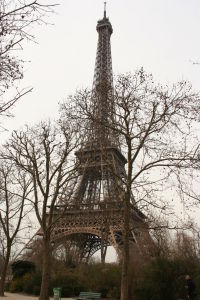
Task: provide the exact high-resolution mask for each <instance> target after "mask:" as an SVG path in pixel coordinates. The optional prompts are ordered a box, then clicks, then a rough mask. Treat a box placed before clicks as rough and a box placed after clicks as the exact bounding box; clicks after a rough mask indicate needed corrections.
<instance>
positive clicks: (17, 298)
mask: <svg viewBox="0 0 200 300" xmlns="http://www.w3.org/2000/svg"><path fill="white" fill-rule="evenodd" d="M0 299H4V300H38V297H32V296H26V295H20V294H12V293H5V297H0ZM51 299H53V298H51ZM61 299H62V300H74V299H72V298H61Z"/></svg>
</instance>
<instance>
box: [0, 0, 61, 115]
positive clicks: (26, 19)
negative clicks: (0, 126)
mask: <svg viewBox="0 0 200 300" xmlns="http://www.w3.org/2000/svg"><path fill="white" fill-rule="evenodd" d="M54 6H55V5H53V4H47V3H43V4H42V2H41V1H38V0H34V1H28V0H15V1H11V0H1V1H0V116H1V117H3V116H11V111H10V109H11V108H12V107H13V105H14V104H15V103H16V101H18V100H19V99H20V98H21V97H22V96H23V95H25V94H26V93H28V92H30V91H31V90H32V88H27V89H23V90H18V89H17V87H15V88H14V90H13V87H14V86H15V83H16V82H18V81H19V80H20V79H22V78H23V61H22V60H21V59H20V58H19V57H18V56H17V53H19V50H22V49H23V45H24V42H25V41H27V40H29V41H30V40H31V41H34V39H35V37H34V35H33V34H32V33H31V28H32V25H33V24H44V23H45V16H46V15H47V14H49V13H50V12H52V10H53V7H54ZM8 89H9V91H10V89H11V90H12V93H11V92H10V93H8V92H7V91H8ZM12 94H13V96H12Z"/></svg>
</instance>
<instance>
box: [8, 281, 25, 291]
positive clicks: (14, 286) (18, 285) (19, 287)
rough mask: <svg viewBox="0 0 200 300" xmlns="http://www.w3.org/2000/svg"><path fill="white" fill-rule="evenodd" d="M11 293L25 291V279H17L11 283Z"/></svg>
mask: <svg viewBox="0 0 200 300" xmlns="http://www.w3.org/2000/svg"><path fill="white" fill-rule="evenodd" d="M9 291H10V292H11V293H18V292H22V291H23V278H15V279H13V280H12V282H11V283H10V288H9Z"/></svg>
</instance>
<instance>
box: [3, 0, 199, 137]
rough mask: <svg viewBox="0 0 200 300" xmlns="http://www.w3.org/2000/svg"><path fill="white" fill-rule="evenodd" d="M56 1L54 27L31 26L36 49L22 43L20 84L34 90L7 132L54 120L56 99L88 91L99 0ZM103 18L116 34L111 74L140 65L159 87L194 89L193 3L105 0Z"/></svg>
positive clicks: (196, 23)
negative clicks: (184, 84) (180, 83)
mask: <svg viewBox="0 0 200 300" xmlns="http://www.w3.org/2000/svg"><path fill="white" fill-rule="evenodd" d="M55 1H56V0H55ZM45 2H47V0H46V1H45ZM57 3H60V5H59V6H58V7H57V8H56V14H53V15H51V16H50V17H49V18H48V21H49V22H51V23H54V25H53V26H51V25H49V26H45V25H42V26H39V27H36V28H35V29H34V30H33V32H34V34H35V36H36V40H37V42H38V44H33V43H29V44H25V45H24V50H23V52H21V55H22V57H23V59H25V60H27V61H30V62H27V63H26V65H25V73H24V79H23V81H22V82H21V84H20V85H21V86H22V87H27V86H33V87H34V90H33V92H32V93H31V94H29V95H27V96H26V97H24V98H23V99H21V100H20V102H19V103H18V104H17V105H16V108H15V109H14V114H15V118H14V119H12V120H6V121H5V122H4V126H5V127H6V128H7V129H9V130H10V131H11V130H12V129H16V128H18V127H21V126H23V124H25V123H35V122H37V121H39V120H41V119H44V118H48V117H55V116H56V114H57V111H58V102H59V101H61V100H63V99H65V98H66V97H67V95H68V94H70V93H74V92H75V90H76V89H77V88H80V87H86V86H89V87H91V85H92V79H93V71H94V63H95V55H96V46H97V32H96V23H97V20H98V19H100V18H102V16H103V0H84V1H83V0H57ZM107 14H108V16H109V18H110V21H111V23H112V25H113V29H114V32H113V35H112V58H113V71H114V74H117V73H124V72H129V71H131V72H133V71H134V70H135V69H137V68H140V67H141V66H143V67H144V69H145V70H146V71H148V72H151V73H153V75H154V77H155V79H156V80H157V81H160V82H162V83H166V82H173V81H177V80H181V79H187V80H190V81H191V82H192V84H193V86H194V88H196V89H200V82H199V75H200V65H194V64H192V62H191V61H195V62H196V61H200V41H199V29H200V1H199V0H123V1H122V0H109V1H108V4H107ZM1 136H2V137H3V138H6V137H7V136H9V133H4V134H3V135H1Z"/></svg>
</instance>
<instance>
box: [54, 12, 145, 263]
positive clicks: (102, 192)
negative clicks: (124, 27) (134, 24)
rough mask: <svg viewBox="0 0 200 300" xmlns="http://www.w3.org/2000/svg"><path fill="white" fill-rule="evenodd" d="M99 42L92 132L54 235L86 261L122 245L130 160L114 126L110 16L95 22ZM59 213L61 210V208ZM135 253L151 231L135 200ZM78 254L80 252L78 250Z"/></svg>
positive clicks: (132, 243) (132, 228)
mask: <svg viewBox="0 0 200 300" xmlns="http://www.w3.org/2000/svg"><path fill="white" fill-rule="evenodd" d="M96 29H97V32H98V45H97V55H96V64H95V72H94V80H93V89H92V98H91V105H92V107H93V117H94V120H95V121H94V120H91V124H90V127H91V130H90V135H89V137H88V138H87V140H86V141H85V143H84V145H83V147H82V148H81V149H80V150H79V151H77V153H76V156H77V158H78V160H79V162H80V167H79V181H78V185H77V188H76V191H75V194H74V198H73V203H72V205H71V206H70V207H69V209H68V210H67V211H66V213H65V214H64V215H63V217H61V218H60V219H59V221H58V222H57V223H56V225H55V227H54V229H53V232H52V240H53V241H54V242H55V245H56V246H58V245H59V244H63V243H64V241H65V243H67V247H66V249H68V250H70V253H71V255H72V256H75V255H76V257H75V258H74V257H73V258H74V259H76V260H78V261H83V260H85V261H88V260H89V258H90V257H91V256H92V255H93V254H94V253H95V252H96V251H98V250H99V249H100V250H101V259H102V261H104V260H105V255H106V250H107V247H108V246H109V245H112V246H114V248H115V250H116V251H117V253H118V255H119V257H120V255H121V251H122V247H123V239H122V233H123V227H124V210H123V185H122V182H123V178H124V177H125V176H126V175H125V164H126V159H125V157H124V156H123V154H122V153H121V151H120V150H119V144H118V141H117V137H116V135H115V134H114V132H113V131H112V130H111V129H110V126H109V125H110V124H113V120H114V117H115V106H114V97H113V73H112V58H111V44H110V37H111V34H112V32H113V29H112V25H111V23H110V21H109V19H108V18H107V17H106V10H104V17H103V19H102V20H100V21H98V23H97V28H96ZM57 213H59V210H58V212H57ZM130 213H131V218H130V249H131V256H133V257H134V256H135V257H136V256H137V255H138V253H139V252H140V253H141V252H142V253H143V252H144V249H145V245H146V243H147V241H149V232H148V228H147V226H146V224H145V218H144V215H143V214H142V213H141V212H140V211H139V210H138V209H137V207H136V205H135V203H134V202H133V203H132V204H131V212H130ZM77 253H78V254H77Z"/></svg>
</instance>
